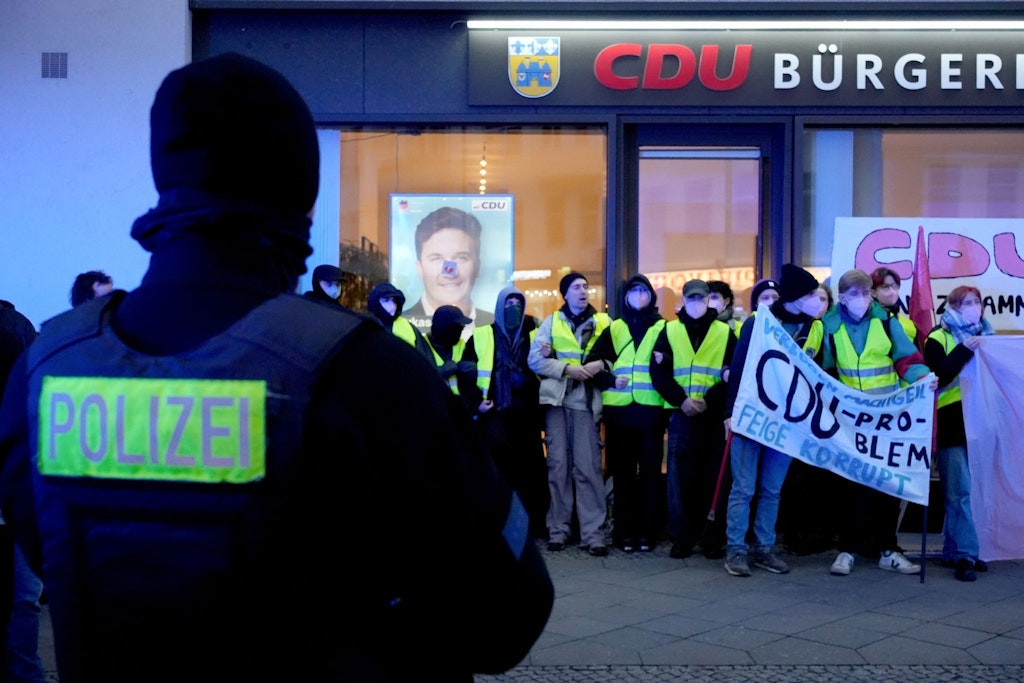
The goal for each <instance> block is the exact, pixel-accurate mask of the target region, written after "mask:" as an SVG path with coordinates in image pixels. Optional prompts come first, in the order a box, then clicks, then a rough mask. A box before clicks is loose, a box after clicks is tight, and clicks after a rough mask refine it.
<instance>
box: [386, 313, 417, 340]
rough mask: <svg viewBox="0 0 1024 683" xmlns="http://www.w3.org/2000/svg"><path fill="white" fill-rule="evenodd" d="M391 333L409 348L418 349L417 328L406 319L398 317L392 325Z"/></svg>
mask: <svg viewBox="0 0 1024 683" xmlns="http://www.w3.org/2000/svg"><path fill="white" fill-rule="evenodd" d="M391 333H392V334H393V335H395V336H396V337H398V338H399V339H401V340H402V341H404V342H408V344H409V346H412V347H413V348H415V347H416V328H415V327H413V326H412V323H411V322H409V321H408V319H406V318H402V317H398V318H395V321H394V322H393V323H391Z"/></svg>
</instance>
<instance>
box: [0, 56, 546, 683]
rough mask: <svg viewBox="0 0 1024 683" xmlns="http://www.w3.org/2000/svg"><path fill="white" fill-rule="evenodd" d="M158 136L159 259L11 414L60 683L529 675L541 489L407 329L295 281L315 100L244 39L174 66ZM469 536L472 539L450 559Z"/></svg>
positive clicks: (30, 552) (144, 222)
mask: <svg viewBox="0 0 1024 683" xmlns="http://www.w3.org/2000/svg"><path fill="white" fill-rule="evenodd" d="M150 125H151V144H150V152H151V160H152V169H153V179H154V182H155V185H156V189H157V191H158V193H159V197H158V200H157V204H156V207H155V208H153V209H152V210H151V211H149V212H147V213H145V214H144V215H143V216H141V217H140V218H139V219H138V220H136V221H135V223H134V225H133V226H132V230H131V234H132V236H133V237H134V238H135V239H136V240H137V241H138V242H139V243H140V244H141V245H142V246H143V247H144V248H145V249H146V250H147V251H149V252H150V254H151V255H150V262H149V268H148V270H147V271H146V273H145V274H144V276H143V278H142V281H141V283H140V285H139V286H138V287H137V288H136V289H134V290H132V291H130V292H124V291H120V290H115V291H114V292H113V293H112V294H110V295H108V296H105V297H102V298H99V299H95V300H93V301H89V302H86V303H84V304H82V305H81V306H78V307H75V308H72V309H70V310H68V311H66V312H65V313H62V314H61V315H59V316H57V317H55V318H53V319H51V320H50V321H48V322H47V324H46V325H45V326H44V328H43V330H42V331H41V333H40V335H39V337H38V338H37V339H36V340H35V341H34V342H33V343H32V345H31V346H30V347H29V348H28V350H27V351H26V352H25V353H24V354H22V356H21V357H20V359H19V361H18V363H17V365H16V366H15V367H14V369H13V370H12V372H11V377H10V379H9V381H8V385H7V391H8V393H7V396H8V397H10V398H12V399H13V400H10V401H7V400H5V401H4V403H3V406H2V408H0V410H2V415H0V462H3V463H4V464H5V467H4V469H3V475H2V476H3V478H2V481H0V486H2V490H3V491H5V492H7V495H6V496H5V497H4V499H3V501H2V504H3V517H4V519H5V520H6V522H7V523H8V524H9V525H10V526H11V528H12V530H13V533H14V534H15V535H16V538H17V540H18V542H19V543H20V545H21V546H22V547H23V548H24V549H25V551H26V553H25V554H26V556H27V557H28V558H29V560H30V562H31V563H32V564H33V568H34V569H35V570H36V571H40V570H41V571H42V572H43V573H42V579H43V584H44V585H45V587H46V593H47V596H48V598H49V610H50V617H51V622H52V626H53V633H54V641H55V643H56V648H55V649H56V659H57V668H58V675H59V677H60V680H61V681H64V682H65V683H76V682H82V681H108V682H114V683H120V682H125V683H127V682H128V681H154V682H160V683H162V682H168V683H169V682H171V681H185V680H188V681H198V682H201V683H213V682H215V681H216V682H222V681H228V680H251V681H265V680H339V679H342V678H344V679H345V680H348V679H351V680H374V681H408V680H416V679H418V678H420V677H421V676H422V672H423V671H424V670H427V671H431V672H433V673H435V674H436V675H437V676H438V677H439V678H441V679H444V680H457V681H467V682H468V681H471V680H473V675H474V673H476V672H481V673H496V672H500V671H504V670H506V669H508V668H511V667H512V666H514V665H515V664H517V663H518V662H519V661H520V660H521V659H522V658H523V657H524V656H525V655H526V654H527V653H528V652H529V650H530V647H531V646H532V645H533V643H534V642H535V641H536V639H537V638H538V637H539V635H540V634H541V632H542V631H543V628H544V624H545V623H546V621H547V618H548V616H549V614H550V611H551V607H552V604H553V600H554V592H553V587H552V584H551V579H550V576H549V575H548V573H547V570H546V568H545V566H544V561H543V557H542V556H541V555H540V552H539V551H538V549H537V548H536V544H535V543H534V542H532V541H531V539H530V537H529V535H528V533H527V518H526V514H525V512H523V511H522V505H521V503H519V499H518V497H517V496H516V495H515V493H514V492H513V491H512V490H511V489H510V488H509V487H508V485H507V484H506V483H505V482H504V481H503V480H502V478H501V476H500V475H499V474H498V472H497V471H496V470H495V468H494V466H493V464H492V462H491V458H490V457H489V455H488V453H487V450H486V448H485V447H484V446H483V445H482V444H481V443H480V440H479V438H478V437H477V435H476V433H475V430H474V429H473V426H472V423H471V421H470V420H469V419H468V416H466V414H465V412H464V411H463V410H462V407H461V406H460V405H459V404H458V402H457V399H456V398H455V397H454V396H453V395H452V394H451V392H450V391H449V390H448V389H447V387H445V386H444V383H443V382H441V381H440V380H439V378H438V376H437V371H436V370H435V369H434V368H432V367H430V365H429V364H427V363H424V362H422V360H420V359H419V357H418V356H417V354H416V352H415V351H414V350H413V349H411V348H410V347H409V345H408V344H405V343H404V342H402V341H400V340H398V339H396V338H395V337H394V335H392V334H389V333H387V332H386V331H384V330H382V329H381V328H380V326H379V325H377V324H376V323H374V322H373V321H372V320H370V319H369V318H368V317H367V316H363V315H359V314H357V313H354V312H352V311H350V310H348V309H346V308H344V307H340V306H339V307H333V308H327V307H324V306H320V305H319V304H316V303H313V302H310V301H307V300H306V299H304V298H303V297H302V296H300V295H298V294H296V293H295V290H296V287H297V286H298V278H299V276H300V275H301V274H302V273H304V272H305V269H306V266H305V261H306V258H307V257H308V256H309V254H310V253H311V249H310V246H309V226H310V215H311V212H312V209H313V205H314V202H315V201H316V197H317V186H318V176H319V151H318V146H317V133H316V126H315V123H314V121H313V117H312V115H311V114H310V111H309V108H308V107H307V106H306V103H305V102H304V101H303V99H302V96H301V95H300V94H299V93H298V91H297V90H296V89H295V88H294V87H293V86H292V85H291V84H290V83H289V82H288V80H287V79H286V78H285V77H284V76H283V75H282V74H280V73H279V72H277V71H276V70H274V69H272V68H270V67H269V66H267V65H265V64H262V63H260V62H258V61H256V60H253V59H251V58H248V57H245V56H242V55H238V54H222V55H218V56H215V57H210V58H208V59H201V60H197V61H195V62H192V63H190V64H188V65H186V66H184V67H182V68H180V69H176V70H175V71H172V72H171V73H170V74H169V75H168V76H167V77H166V78H165V79H164V81H163V83H162V84H161V85H160V87H159V89H158V90H157V92H156V96H155V98H154V100H153V105H152V108H151V111H150ZM44 378H45V382H44ZM398 403H401V404H402V405H404V406H409V405H412V406H415V409H413V410H408V409H406V410H403V411H402V412H401V416H400V418H398V419H397V420H396V412H395V410H392V409H383V410H382V409H381V406H395V405H397V404H398ZM40 406H43V407H44V411H45V414H47V415H49V414H52V415H54V416H55V417H56V420H53V421H51V420H49V419H42V416H41V415H40ZM91 416H96V417H95V419H93V418H92V417H91ZM30 444H32V445H33V446H30ZM34 444H50V446H49V448H50V449H51V450H50V451H49V453H48V454H47V455H45V456H44V455H42V454H40V453H37V449H35V448H34ZM425 518H429V523H420V522H422V521H423V520H424V519H425ZM353 520H358V521H357V522H356V523H354V522H353ZM456 527H458V528H459V530H460V532H461V533H462V534H464V535H465V537H466V538H470V539H472V540H473V543H472V552H469V550H468V549H464V548H462V547H460V546H456V547H449V548H446V549H444V550H443V551H442V550H441V549H439V547H438V544H437V541H438V538H437V529H439V528H456ZM339 529H344V543H341V544H339V543H337V542H335V541H334V539H337V538H338V530H339ZM396 529H401V530H402V532H401V542H400V543H386V542H383V539H389V538H393V537H394V534H395V530H396ZM367 549H371V552H366V550H367ZM353 553H358V555H359V558H360V559H359V561H350V560H351V559H352V557H354V555H353ZM339 555H340V558H339ZM410 558H415V559H416V560H419V559H421V558H429V561H427V562H416V564H417V567H416V570H415V572H410V571H409V569H408V568H409V565H410ZM339 561H341V562H342V563H343V564H344V565H345V567H346V572H347V574H348V576H347V577H346V580H345V581H339V580H338V573H337V571H338V569H337V568H338V566H339V564H338V563H339ZM297 586H301V587H302V590H300V591H299V592H298V593H297V592H296V587H297ZM310 593H312V594H314V595H316V600H313V601H310V600H308V599H307V596H308V594H310ZM325 615H327V618H326V621H325ZM440 619H443V620H444V621H445V623H446V628H445V629H438V628H437V623H438V620H440ZM314 621H315V622H316V623H317V624H318V625H319V626H318V629H317V633H318V637H316V638H310V637H309V633H308V632H306V630H305V629H301V628H295V625H296V624H304V623H312V622H314ZM183 634H187V638H188V640H189V642H190V643H192V645H193V646H189V647H173V646H170V645H169V644H172V643H177V642H180V641H181V638H182V637H183ZM113 644H116V646H114V645H113ZM456 644H457V645H456ZM169 647H170V649H169Z"/></svg>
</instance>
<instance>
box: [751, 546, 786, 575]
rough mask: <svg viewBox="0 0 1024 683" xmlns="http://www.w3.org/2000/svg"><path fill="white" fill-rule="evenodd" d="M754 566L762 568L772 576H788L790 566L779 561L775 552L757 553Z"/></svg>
mask: <svg viewBox="0 0 1024 683" xmlns="http://www.w3.org/2000/svg"><path fill="white" fill-rule="evenodd" d="M754 566H755V567H760V568H761V569H764V570H765V571H769V572H771V573H772V574H788V573H789V565H788V564H786V563H785V562H783V561H782V560H780V559H779V556H778V555H776V554H775V553H773V552H770V551H769V552H766V553H756V554H755V555H754Z"/></svg>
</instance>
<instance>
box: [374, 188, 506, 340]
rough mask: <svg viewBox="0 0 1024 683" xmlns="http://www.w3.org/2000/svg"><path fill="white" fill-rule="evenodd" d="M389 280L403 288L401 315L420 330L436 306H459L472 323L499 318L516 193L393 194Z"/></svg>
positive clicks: (468, 328)
mask: <svg viewBox="0 0 1024 683" xmlns="http://www.w3.org/2000/svg"><path fill="white" fill-rule="evenodd" d="M390 200H391V206H390V220H391V244H390V249H389V254H390V264H389V265H390V272H391V283H392V284H394V285H395V286H396V287H398V288H399V289H400V290H402V292H404V293H405V301H406V303H405V308H404V310H403V313H402V315H403V316H404V317H406V318H408V319H409V320H410V321H411V322H412V323H413V324H414V325H415V326H416V327H418V328H419V329H420V330H421V331H423V332H426V331H428V330H429V329H430V320H431V317H432V316H433V312H434V310H435V309H436V308H437V307H439V306H442V305H453V306H458V307H459V308H460V309H462V311H463V313H464V314H465V315H467V316H468V317H470V318H471V319H472V321H473V322H472V323H470V324H469V325H467V326H466V329H465V330H464V335H463V336H464V337H466V336H468V335H469V334H470V333H471V332H472V329H473V327H475V326H477V325H481V326H482V325H487V324H490V323H491V322H493V320H494V304H495V302H496V300H497V298H498V292H500V291H501V290H502V289H503V288H504V287H506V286H508V285H509V284H510V283H511V282H512V269H513V245H514V240H513V236H514V233H513V229H514V215H515V211H514V197H513V195H510V194H488V195H480V194H392V195H391V196H390Z"/></svg>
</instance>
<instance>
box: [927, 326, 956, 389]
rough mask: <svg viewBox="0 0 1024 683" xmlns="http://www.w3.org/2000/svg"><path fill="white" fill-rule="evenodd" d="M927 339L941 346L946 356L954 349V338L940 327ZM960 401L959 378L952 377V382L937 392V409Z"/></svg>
mask: <svg viewBox="0 0 1024 683" xmlns="http://www.w3.org/2000/svg"><path fill="white" fill-rule="evenodd" d="M928 338H929V339H934V340H935V341H937V342H939V343H940V344H942V349H943V350H944V351H945V352H946V355H947V356H948V355H949V354H950V352H951V351H952V350H953V349H954V348H956V338H955V337H954V336H953V335H952V333H950V332H948V331H947V330H944V329H942V328H941V327H939V328H937V329H935V330H933V331H932V333H931V334H929V335H928ZM960 399H961V395H960V377H959V376H957V377H954V378H953V381H952V382H950V383H949V384H947V385H946V387H945V388H944V389H943V390H942V391H940V392H939V398H938V404H937V405H938V407H939V408H942V407H943V406H948V405H950V404H953V403H956V402H957V401H959V400H960Z"/></svg>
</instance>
